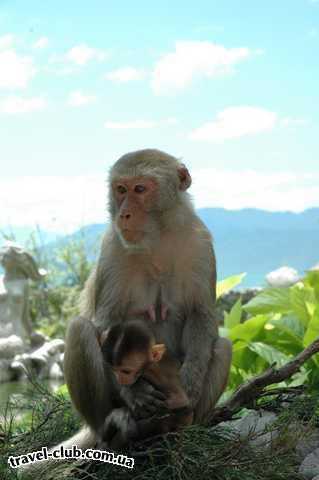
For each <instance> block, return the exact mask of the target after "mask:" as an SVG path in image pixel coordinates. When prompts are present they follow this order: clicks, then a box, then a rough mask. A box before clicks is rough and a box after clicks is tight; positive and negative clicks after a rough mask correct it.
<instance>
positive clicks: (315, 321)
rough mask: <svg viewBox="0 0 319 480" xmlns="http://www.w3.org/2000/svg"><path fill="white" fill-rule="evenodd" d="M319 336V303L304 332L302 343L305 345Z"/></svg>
mask: <svg viewBox="0 0 319 480" xmlns="http://www.w3.org/2000/svg"><path fill="white" fill-rule="evenodd" d="M317 338H319V305H318V306H317V308H316V310H315V312H314V314H313V316H312V317H311V320H310V322H309V324H308V328H307V331H306V333H305V336H304V339H303V344H304V346H305V347H307V346H308V345H309V344H310V343H312V342H314V341H315V340H317Z"/></svg>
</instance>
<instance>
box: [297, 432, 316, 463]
mask: <svg viewBox="0 0 319 480" xmlns="http://www.w3.org/2000/svg"><path fill="white" fill-rule="evenodd" d="M317 448H319V430H315V431H314V432H313V433H311V434H310V435H308V436H307V437H305V438H302V439H301V440H299V442H298V443H297V445H296V452H297V455H298V456H299V458H300V459H301V460H303V459H304V458H305V457H306V456H307V455H309V454H310V453H312V452H313V451H314V450H316V449H317Z"/></svg>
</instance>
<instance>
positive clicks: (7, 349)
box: [0, 335, 24, 359]
mask: <svg viewBox="0 0 319 480" xmlns="http://www.w3.org/2000/svg"><path fill="white" fill-rule="evenodd" d="M23 351H24V345H23V340H22V338H21V337H18V336H17V335H10V337H7V338H0V358H7V359H10V358H11V359H12V358H13V357H14V356H15V355H18V354H19V353H22V352H23Z"/></svg>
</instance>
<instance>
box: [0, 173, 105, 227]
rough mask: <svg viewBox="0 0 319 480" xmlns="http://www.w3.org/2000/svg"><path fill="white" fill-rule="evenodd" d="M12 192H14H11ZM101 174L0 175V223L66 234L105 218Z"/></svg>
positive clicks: (103, 182)
mask: <svg viewBox="0 0 319 480" xmlns="http://www.w3.org/2000/svg"><path fill="white" fill-rule="evenodd" d="M13 192H14V194H13ZM106 198H107V197H106V192H105V178H103V176H98V175H92V176H74V177H66V176H30V177H27V176H25V177H16V178H7V179H5V178H3V177H2V178H0V204H1V209H0V225H2V226H4V225H9V224H11V225H17V226H23V225H29V226H33V225H34V226H35V225H37V224H39V225H40V226H41V227H43V228H44V229H47V230H50V231H58V232H62V233H69V232H72V231H74V230H75V229H77V228H79V227H81V226H83V225H86V224H89V223H103V222H105V219H106V212H105V204H106Z"/></svg>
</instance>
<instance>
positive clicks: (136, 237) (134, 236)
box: [121, 228, 144, 243]
mask: <svg viewBox="0 0 319 480" xmlns="http://www.w3.org/2000/svg"><path fill="white" fill-rule="evenodd" d="M121 232H122V235H123V238H124V239H125V240H126V241H127V242H130V243H137V242H140V241H141V240H142V238H143V236H144V234H143V232H141V231H140V230H129V229H128V228H123V229H122V230H121Z"/></svg>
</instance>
